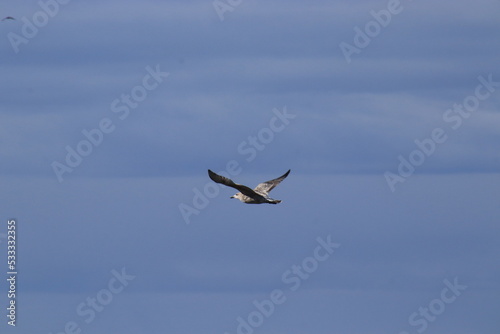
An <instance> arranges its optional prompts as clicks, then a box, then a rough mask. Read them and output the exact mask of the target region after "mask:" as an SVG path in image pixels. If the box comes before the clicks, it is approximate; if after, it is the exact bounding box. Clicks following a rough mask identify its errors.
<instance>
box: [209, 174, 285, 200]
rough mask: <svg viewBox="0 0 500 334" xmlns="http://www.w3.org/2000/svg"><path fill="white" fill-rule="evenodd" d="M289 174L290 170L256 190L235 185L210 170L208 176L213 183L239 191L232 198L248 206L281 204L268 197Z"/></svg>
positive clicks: (260, 185)
mask: <svg viewBox="0 0 500 334" xmlns="http://www.w3.org/2000/svg"><path fill="white" fill-rule="evenodd" d="M288 174H290V170H288V172H286V173H285V174H283V175H281V176H280V177H278V178H276V179H274V180H270V181H266V182H262V183H260V184H259V185H258V186H257V187H255V189H253V190H252V189H250V188H249V187H247V186H244V185H242V184H237V183H234V182H233V181H232V180H230V179H228V178H227V177H224V176H221V175H218V174H215V173H214V172H212V171H211V170H210V169H209V170H208V176H209V177H210V178H211V179H212V181H214V182H216V183H220V184H223V185H225V186H228V187H231V188H235V189H237V190H239V191H240V192H239V193H237V194H235V195H233V196H231V198H237V199H239V200H240V201H241V202H243V203H246V204H262V203H268V204H278V203H281V200H279V199H272V198H271V197H269V196H268V194H269V192H270V191H271V190H273V189H274V187H276V186H277V185H278V184H280V182H281V181H283V180H284V179H285V178H286V177H287V176H288Z"/></svg>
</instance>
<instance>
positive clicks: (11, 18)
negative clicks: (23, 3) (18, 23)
mask: <svg viewBox="0 0 500 334" xmlns="http://www.w3.org/2000/svg"><path fill="white" fill-rule="evenodd" d="M5 20H15V18H13V17H12V16H7V17H4V18H3V19H2V21H5Z"/></svg>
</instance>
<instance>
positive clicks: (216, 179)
mask: <svg viewBox="0 0 500 334" xmlns="http://www.w3.org/2000/svg"><path fill="white" fill-rule="evenodd" d="M208 176H209V177H210V178H211V179H212V181H214V182H216V183H220V184H223V185H225V186H228V187H231V188H234V189H237V190H239V191H240V192H241V193H242V194H243V195H246V196H248V197H252V198H254V197H256V196H260V195H259V194H257V193H256V192H255V191H253V190H252V189H251V188H248V187H247V186H244V185H242V184H237V183H234V182H233V181H232V180H231V179H228V178H227V177H224V176H222V175H219V174H215V173H214V172H212V171H211V170H210V169H209V170H208Z"/></svg>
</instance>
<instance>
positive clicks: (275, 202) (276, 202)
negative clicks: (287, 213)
mask: <svg viewBox="0 0 500 334" xmlns="http://www.w3.org/2000/svg"><path fill="white" fill-rule="evenodd" d="M269 203H271V204H278V203H281V200H279V199H273V200H272V201H269Z"/></svg>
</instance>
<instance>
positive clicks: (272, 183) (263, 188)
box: [254, 169, 290, 195]
mask: <svg viewBox="0 0 500 334" xmlns="http://www.w3.org/2000/svg"><path fill="white" fill-rule="evenodd" d="M288 174H290V169H289V170H288V172H286V173H285V174H283V175H281V176H280V177H278V178H276V179H274V180H269V181H266V182H262V183H260V184H259V185H257V187H255V189H254V190H255V191H256V192H258V193H263V194H266V195H267V194H268V193H269V192H270V191H271V190H273V189H274V188H275V187H276V186H277V185H278V184H280V182H281V181H283V180H284V179H285V178H286V177H287V176H288Z"/></svg>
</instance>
